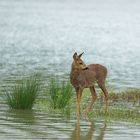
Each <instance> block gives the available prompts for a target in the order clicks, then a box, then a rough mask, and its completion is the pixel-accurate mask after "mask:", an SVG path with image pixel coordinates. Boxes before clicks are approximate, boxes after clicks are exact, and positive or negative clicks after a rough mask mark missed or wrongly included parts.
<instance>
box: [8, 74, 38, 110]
mask: <svg viewBox="0 0 140 140" xmlns="http://www.w3.org/2000/svg"><path fill="white" fill-rule="evenodd" d="M39 89H40V80H39V75H38V74H34V75H33V76H30V77H28V78H24V79H22V80H19V81H18V82H17V83H16V84H15V86H13V87H12V89H11V90H10V91H8V90H5V99H6V102H7V104H8V105H9V107H10V108H12V109H32V107H33V105H34V102H35V99H36V97H37V95H38V94H39Z"/></svg>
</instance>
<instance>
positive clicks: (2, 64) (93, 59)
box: [0, 0, 140, 140]
mask: <svg viewBox="0 0 140 140" xmlns="http://www.w3.org/2000/svg"><path fill="white" fill-rule="evenodd" d="M139 7H140V1H139V0H117V1H115V0H106V1H104V0H1V1H0V91H2V90H3V87H5V86H11V85H13V84H14V80H16V79H20V78H21V77H22V76H26V75H29V74H31V73H33V72H40V73H43V75H44V80H45V81H46V82H47V80H48V78H49V76H50V75H55V76H59V77H60V78H61V79H62V80H63V79H68V78H69V73H70V70H71V63H72V61H73V58H72V56H73V53H74V52H78V53H81V52H84V55H83V60H84V61H85V63H86V64H91V63H100V64H103V65H105V66H106V67H107V68H108V77H107V81H108V82H107V84H108V86H109V87H111V88H113V89H115V90H118V91H120V90H124V89H128V88H139V87H140V8H139ZM0 95H1V97H0V102H1V103H0V104H1V109H0V139H3V140H4V139H33V138H36V139H72V140H75V139H80V138H81V139H82V138H83V139H84V138H85V137H86V136H87V137H88V138H89V139H100V140H101V139H107V140H109V139H118V138H119V139H122V140H124V139H139V137H140V133H139V129H140V126H139V125H133V124H131V123H122V122H114V123H106V122H105V121H104V120H94V121H93V120H92V121H90V122H87V121H85V120H82V121H81V125H80V126H77V125H76V120H75V118H71V119H66V118H64V119H63V118H62V117H61V115H60V114H53V115H48V114H47V113H46V112H44V111H41V112H39V111H38V110H36V109H34V110H33V112H28V111H25V112H23V111H9V110H8V108H7V106H6V105H5V104H4V103H3V101H2V94H0Z"/></svg>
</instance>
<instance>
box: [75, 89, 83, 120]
mask: <svg viewBox="0 0 140 140" xmlns="http://www.w3.org/2000/svg"><path fill="white" fill-rule="evenodd" d="M82 91H83V90H81V89H77V90H76V95H77V110H76V113H77V118H79V117H80V101H81V96H82Z"/></svg>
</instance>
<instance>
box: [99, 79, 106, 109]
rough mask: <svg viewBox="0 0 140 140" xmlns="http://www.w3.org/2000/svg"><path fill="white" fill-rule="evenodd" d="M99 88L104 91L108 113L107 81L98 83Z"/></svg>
mask: <svg viewBox="0 0 140 140" xmlns="http://www.w3.org/2000/svg"><path fill="white" fill-rule="evenodd" d="M98 85H99V87H100V88H101V89H102V91H103V93H104V96H105V103H106V112H108V91H107V89H106V86H105V81H104V80H102V81H98Z"/></svg>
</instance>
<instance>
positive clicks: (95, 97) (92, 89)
mask: <svg viewBox="0 0 140 140" xmlns="http://www.w3.org/2000/svg"><path fill="white" fill-rule="evenodd" d="M89 89H90V92H91V96H92V100H91V103H90V106H89V107H88V108H87V109H86V114H87V113H89V112H90V111H91V109H92V107H93V104H94V102H95V100H96V99H97V95H96V91H95V88H94V86H92V87H90V88H89Z"/></svg>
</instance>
